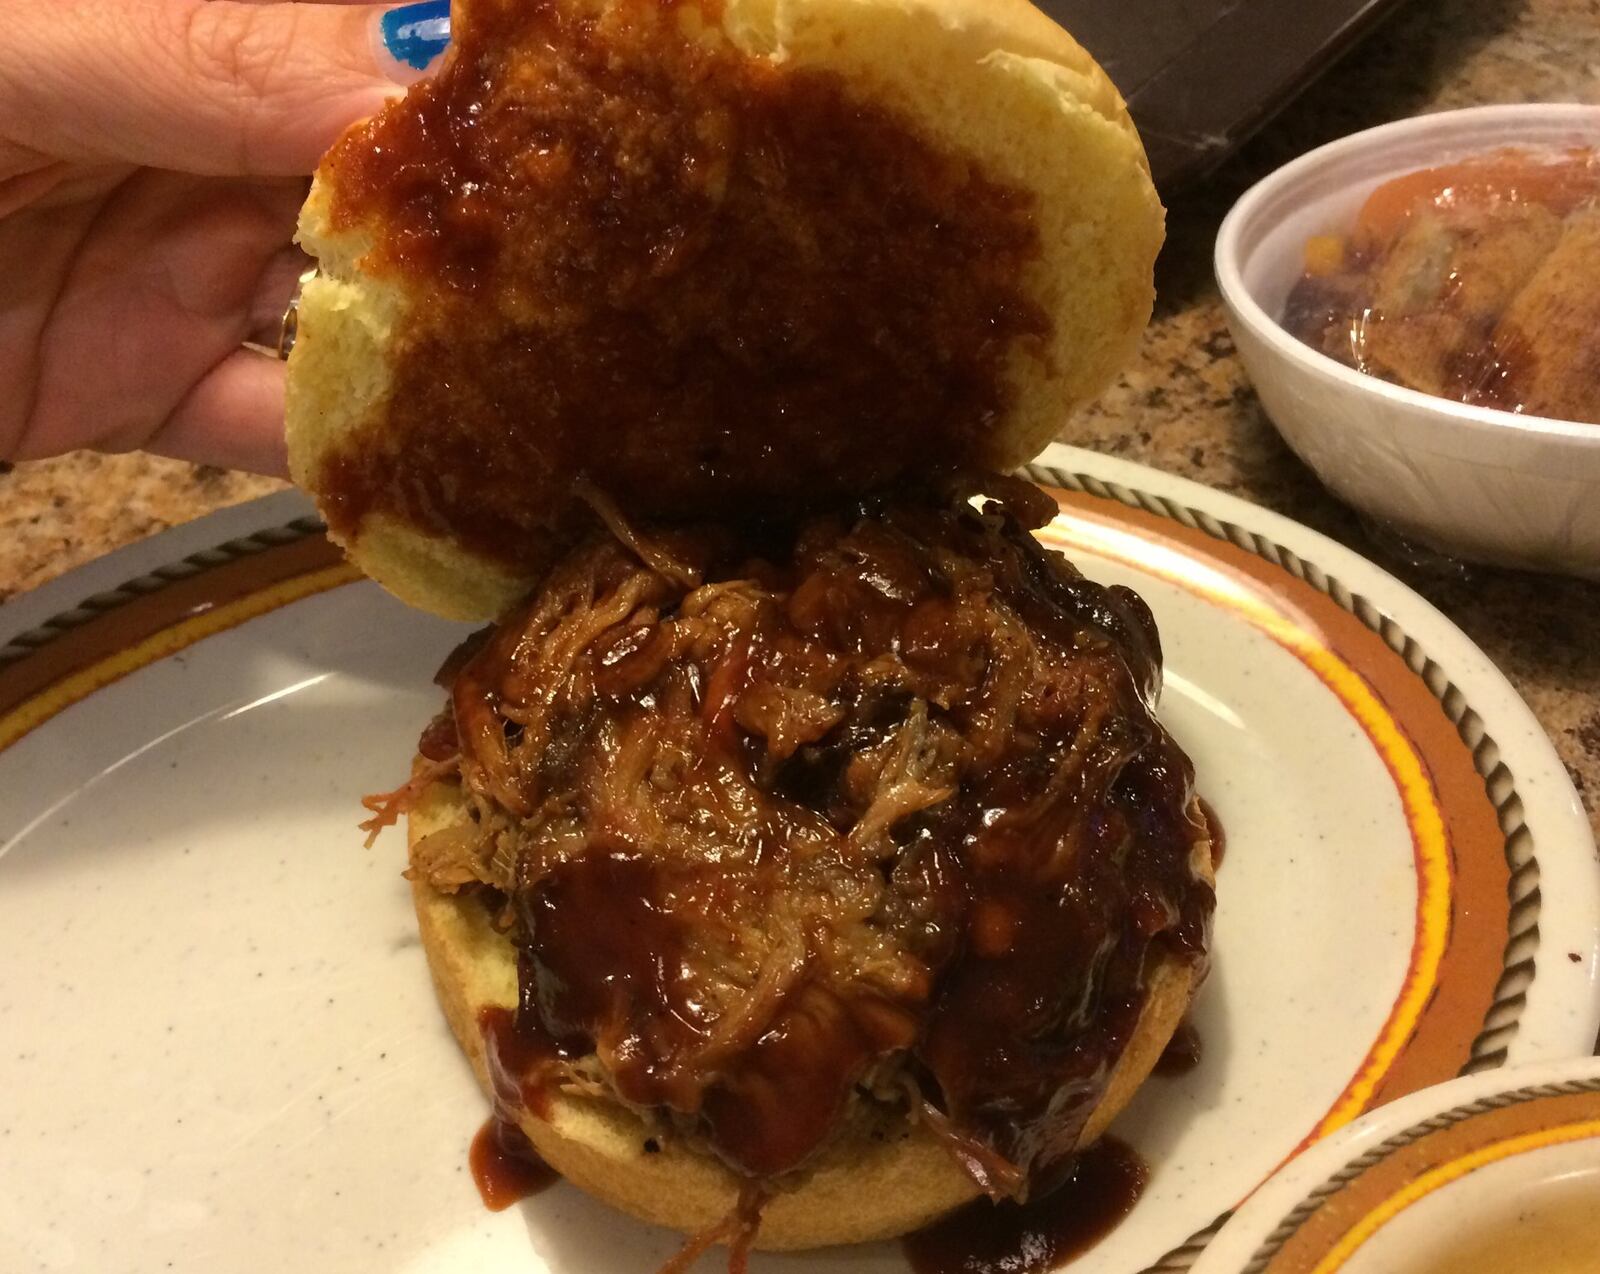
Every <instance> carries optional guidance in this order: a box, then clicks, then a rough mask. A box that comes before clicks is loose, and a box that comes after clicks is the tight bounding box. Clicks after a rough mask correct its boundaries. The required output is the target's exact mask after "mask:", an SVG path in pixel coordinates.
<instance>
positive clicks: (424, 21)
mask: <svg viewBox="0 0 1600 1274" xmlns="http://www.w3.org/2000/svg"><path fill="white" fill-rule="evenodd" d="M377 44H378V57H379V60H380V62H381V63H383V64H384V65H385V69H386V70H387V71H388V72H389V74H390V75H391V76H392V77H393V78H394V79H396V80H398V81H400V82H401V83H402V84H404V83H410V82H411V81H412V80H416V79H420V78H421V77H422V76H424V75H427V74H430V73H431V72H432V71H433V69H434V68H435V66H436V65H437V63H438V61H439V59H440V58H441V57H442V56H443V55H444V51H445V49H446V48H448V47H449V44H450V0H420V2H419V3H417V4H407V5H402V6H401V7H400V8H398V9H390V10H389V11H388V12H387V13H385V14H383V15H382V16H381V17H380V18H379V19H378V26H377Z"/></svg>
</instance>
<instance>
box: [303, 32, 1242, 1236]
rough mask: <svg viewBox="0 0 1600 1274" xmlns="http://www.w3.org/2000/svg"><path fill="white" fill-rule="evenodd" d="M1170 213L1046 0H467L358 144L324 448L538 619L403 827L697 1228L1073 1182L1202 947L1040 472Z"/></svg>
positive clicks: (526, 1020) (571, 1102) (474, 942)
mask: <svg viewBox="0 0 1600 1274" xmlns="http://www.w3.org/2000/svg"><path fill="white" fill-rule="evenodd" d="M1160 237H1161V210H1160V206H1159V203H1158V202H1157V201H1156V198H1155V194H1154V191H1153V189H1152V188H1151V185H1150V180H1149V176H1148V171H1147V168H1146V165H1145V161H1144V155H1143V151H1142V149H1141V148H1140V146H1139V143H1138V139H1137V137H1136V136H1135V134H1134V133H1133V130H1132V127H1131V125H1130V124H1129V122H1128V119H1127V115H1126V111H1125V110H1124V108H1123V104H1122V102H1121V100H1120V99H1119V98H1118V96H1117V94H1116V92H1115V90H1114V89H1112V88H1111V86H1110V84H1109V82H1108V81H1107V80H1106V79H1105V77H1104V75H1103V74H1102V73H1101V71H1100V69H1099V68H1098V67H1097V66H1095V64H1094V63H1093V62H1092V60H1090V59H1089V58H1088V56H1087V55H1086V54H1084V52H1083V51H1082V50H1081V49H1080V48H1079V47H1078V46H1077V45H1076V44H1074V43H1073V42H1072V40H1071V39H1070V38H1069V37H1067V36H1066V35H1065V33H1063V32H1062V31H1060V29H1059V28H1057V27H1056V26H1054V25H1053V24H1052V23H1050V22H1049V21H1048V20H1047V19H1045V18H1044V17H1043V16H1042V15H1040V14H1039V13H1038V12H1037V11H1035V10H1033V9H1032V8H1031V7H1029V6H1028V5H1027V4H1025V3H1023V2H1022V0H983V2H982V3H979V2H978V0H787V2H786V3H782V4H779V3H777V2H776V0H722V3H720V4H719V3H701V4H692V3H689V2H688V0H677V2H674V0H475V2H474V3H471V4H470V5H469V6H466V7H463V6H461V5H459V4H458V6H457V9H456V12H455V45H454V47H453V50H452V53H451V54H450V56H449V59H448V61H447V63H446V65H445V66H444V67H443V69H442V70H441V71H440V72H439V73H438V75H437V76H435V77H434V78H433V79H432V80H430V81H427V82H425V83H424V84H422V85H420V86H418V87H416V88H414V89H412V90H411V92H410V93H409V94H408V95H407V96H406V97H405V98H404V100H402V101H398V102H396V103H395V104H393V105H391V106H390V107H388V108H387V109H386V110H385V111H383V112H382V113H381V114H379V115H378V116H377V117H375V118H374V119H373V120H371V121H369V122H367V123H366V124H364V125H361V126H358V127H357V128H356V129H354V130H352V131H351V132H350V133H349V134H348V135H347V136H346V137H345V138H344V139H342V140H341V141H340V142H339V143H338V145H337V146H336V147H335V148H334V150H333V151H332V152H330V154H329V155H328V157H327V158H326V160H325V161H324V163H323V165H322V167H321V169H320V171H319V173H318V175H317V179H316V182H315V184H314V187H313V190H312V194H311V197H310V199H309V201H308V203H307V205H306V209H305V212H304V215H303V218H302V225H301V238H302V242H303V243H304V244H305V245H306V246H307V247H308V248H309V249H310V250H312V251H313V252H314V253H315V254H316V255H317V256H318V258H319V260H320V264H321V269H322V274H321V277H320V278H318V279H317V280H315V281H314V282H313V283H311V284H310V285H309V286H308V287H307V289H306V291H305V295H304V298H303V301H302V304H301V309H300V329H299V338H298V342H297V344H296V347H295V350H294V353H293V355H292V357H291V360H290V369H289V370H290V379H289V446H290V458H291V464H292V467H293V469H294V472H295V475H296V477H297V479H298V480H299V481H300V482H301V484H302V485H303V486H305V487H306V488H307V489H309V490H310V491H311V492H312V493H313V494H314V495H315V496H316V498H317V500H318V502H319V504H320V506H321V507H322V509H323V511H324V513H325V514H326V516H327V519H328V523H329V529H330V533H331V534H332V535H333V536H334V537H335V538H336V539H338V540H339V542H340V543H342V544H343V545H344V546H345V548H346V549H347V550H348V552H349V553H350V555H351V557H352V558H353V560H355V561H356V562H357V563H358V564H360V565H361V566H362V567H363V568H364V569H366V570H367V571H368V572H369V573H370V574H371V575H372V576H373V577H374V578H376V579H377V580H379V581H380V582H381V583H383V584H384V585H386V586H387V587H389V588H390V589H391V590H392V591H394V592H395V593H397V594H398V595H399V596H401V597H403V598H405V599H407V600H409V601H411V602H413V603H415V604H417V605H419V606H422V607H425V608H426V609H429V610H432V611H434V612H437V613H439V614H443V615H449V616H454V617H458V618H477V619H489V620H493V621H495V623H494V626H493V627H492V628H490V629H487V630H485V631H484V632H482V633H480V634H479V635H478V636H477V637H475V638H473V639H471V640H469V641H468V642H467V643H466V644H465V645H464V646H463V647H462V648H461V649H459V650H458V651H457V652H456V653H455V654H454V655H452V656H451V658H450V659H449V660H448V661H447V663H446V665H445V667H444V669H443V670H442V671H441V674H440V682H441V684H442V685H444V686H445V687H446V689H447V690H448V692H449V698H448V703H447V705H446V707H445V710H444V711H443V712H442V713H441V714H440V715H439V716H438V717H437V718H436V719H435V720H434V721H433V722H432V723H431V724H430V725H429V726H428V727H427V729H426V730H425V731H424V733H423V736H422V739H421V742H420V744H419V748H418V751H419V756H418V758H417V761H416V765H415V769H414V772H413V776H412V779H411V781H410V782H408V783H406V784H405V785H404V786H403V787H401V788H399V789H397V790H396V791H395V792H393V793H390V794H389V795H388V796H386V797H383V798H373V800H372V802H371V803H372V807H373V809H374V819H373V821H372V824H371V826H372V829H373V830H374V831H376V829H377V828H379V827H381V826H383V825H385V824H387V823H389V822H393V821H395V820H396V819H398V818H399V817H401V816H402V815H404V816H405V817H406V818H407V821H408V828H409V843H410V868H409V871H408V873H407V874H408V876H409V878H410V879H411V881H412V884H413V889H414V893H415V900H416V906H417V914H418V917H419V921H420V925H421V932H422V937H423V943H424V946H425V948H426V950H427V953H428V959H429V962H430V965H431V968H432V971H433V975H434V980H435V983H436V985H437V988H438V992H439V997H440V1000H441V1002H442V1004H443V1006H444V1009H445V1012H446V1015H447V1016H448V1018H449V1020H450V1024H451V1026H452V1028H453V1029H454V1031H455V1033H456V1035H457V1037H458V1038H459V1040H460V1042H461V1044H462V1047H463V1048H464V1050H465V1051H466V1053H467V1055H468V1056H469V1058H470V1059H471V1061H472V1064H473V1067H474V1069H475V1070H476V1072H477V1074H478V1076H479V1078H480V1080H481V1081H482V1082H483V1084H484V1086H485V1089H486V1090H487V1091H488V1092H489V1094H490V1095H491V1097H492V1098H493V1099H494V1101H495V1103H496V1105H497V1108H498V1110H499V1111H500V1113H501V1114H502V1115H503V1116H504V1117H507V1118H510V1119H514V1120H515V1121H516V1123H518V1124H519V1125H520V1127H521V1128H522V1130H523V1131H524V1132H525V1133H526V1135H527V1137H528V1139H529V1140H530V1141H531V1142H532V1144H533V1146H534V1147H535V1148H537V1150H538V1152H539V1153H540V1154H541V1155H542V1156H543V1157H544V1158H545V1159H547V1160H548V1161H549V1163H550V1164H551V1165H553V1166H554V1167H555V1168H557V1169H559V1170H560V1171H561V1172H562V1173H563V1174H564V1175H566V1176H567V1177H568V1178H569V1179H570V1180H571V1181H573V1182H574V1183H576V1184H577V1185H579V1186H580V1187H582V1188H584V1189H586V1190H588V1191H590V1192H592V1193H594V1194H596V1195H598V1196H599V1197H601V1198H603V1199H606V1200H609V1201H610V1202H612V1203H614V1204H616V1205H617V1206H619V1207H621V1208H624V1209H626V1210H627V1211H629V1212H632V1213H634V1214H635V1215H638V1216H641V1217H644V1218H646V1219H649V1220H652V1221H657V1222H660V1223H663V1224H666V1225H669V1226H674V1227H677V1228H679V1229H681V1230H684V1231H687V1232H689V1233H690V1234H691V1235H694V1236H695V1237H694V1238H693V1239H691V1241H690V1244H689V1246H688V1247H687V1248H686V1250H685V1257H684V1259H688V1257H689V1256H691V1255H692V1254H693V1253H694V1252H696V1251H698V1250H699V1249H700V1248H701V1247H703V1246H704V1245H706V1244H708V1243H710V1242H714V1241H724V1242H727V1243H729V1244H730V1246H731V1247H732V1248H734V1249H735V1250H736V1251H743V1250H746V1249H748V1247H749V1246H751V1245H752V1244H753V1245H755V1246H759V1247H779V1248H782V1247H790V1248H792V1247H809V1246H817V1245H823V1244H831V1243H839V1242H847V1241H854V1240H864V1239H870V1238H878V1237H886V1236H889V1235H894V1234H899V1233H902V1232H905V1231H907V1230H909V1229H912V1228H915V1227H917V1226H920V1225H922V1224H925V1223H926V1222H928V1221H930V1220H932V1219H934V1218H936V1217H938V1216H940V1215H941V1214H943V1213H945V1212H947V1211H949V1210H950V1209H952V1208H954V1207H955V1206H957V1205H959V1204H961V1203H963V1202H965V1201H967V1200H969V1199H972V1198H975V1197H977V1196H979V1195H982V1194H988V1195H990V1196H992V1197H994V1198H1007V1197H1009V1198H1026V1197H1027V1196H1028V1195H1029V1194H1030V1193H1035V1194H1037V1193H1039V1192H1041V1191H1043V1190H1045V1189H1047V1188H1048V1187H1049V1186H1050V1185H1051V1184H1052V1183H1053V1182H1054V1181H1055V1180H1058V1179H1059V1178H1060V1176H1061V1174H1062V1173H1064V1172H1065V1171H1066V1170H1067V1168H1068V1166H1069V1165H1070V1162H1071V1158H1072V1155H1073V1153H1074V1151H1075V1150H1076V1149H1078V1148H1080V1147H1082V1146H1084V1145H1086V1144H1088V1143H1089V1142H1091V1141H1093V1140H1094V1139H1095V1138H1096V1137H1097V1136H1098V1135H1099V1134H1100V1132H1101V1131H1102V1130H1103V1129H1104V1127H1105V1126H1106V1124H1107V1122H1108V1121H1109V1120H1110V1118H1111V1117H1112V1116H1113V1115H1114V1114H1115V1113H1116V1112H1117V1110H1119V1109H1120V1108H1121V1107H1122V1106H1123V1105H1124V1104H1125V1103H1126V1101H1127V1100H1128V1098H1129V1096H1130V1095H1131V1094H1132V1092H1133V1091H1134V1090H1135V1089H1136V1088H1137V1087H1138V1085H1139V1084H1140V1083H1141V1082H1142V1081H1143V1079H1144V1077H1145V1076H1146V1074H1147V1073H1148V1072H1149V1070H1150V1068H1151V1066H1152V1065H1153V1063H1154V1061H1155V1059H1156V1057H1157V1056H1158V1055H1159V1053H1160V1052H1161V1049H1162V1047H1163V1045H1164V1044H1165V1042H1166V1041H1167V1039H1168V1037H1169V1036H1170V1035H1171V1034H1172V1032H1173V1030H1174V1028H1175V1027H1176V1025H1177V1023H1178V1021H1179V1019H1180V1018H1181V1016H1182V1014H1183V1012H1184V1011H1185V1009H1186V1007H1187V1005H1188V1003H1189V1000H1190V998H1191V997H1192V995H1193V993H1194V990H1195V988H1196V986H1197V985H1198V983H1199V980H1200V978H1201V977H1202V976H1203V973H1204V967H1205V949H1206V941H1207V934H1208V928H1209V922H1210V915H1211V910H1212V903H1213V894H1212V888H1211V865H1210V858H1209V852H1208V846H1207V843H1206V833H1205V831H1204V828H1203V824H1202V822H1201V820H1200V819H1199V817H1198V816H1197V814H1196V813H1195V805H1194V800H1193V793H1192V771H1191V767H1190V765H1189V762H1188V761H1187V759H1186V758H1185V757H1184V755H1183V754H1182V752H1181V751H1180V750H1179V748H1178V747H1177V746H1176V744H1174V742H1173V741H1172V739H1171V738H1170V736H1169V735H1168V734H1167V733H1166V732H1165V731H1164V730H1163V729H1162V727H1161V725H1160V724H1159V723H1158V721H1157V720H1156V718H1155V716H1154V714H1153V708H1154V703H1155V699H1156V696H1157V693H1158V689H1159V682H1160V651H1159V643H1158V639H1157V636H1156V632H1155V627H1154V624H1153V622H1152V619H1151V616H1150V613H1149V611H1148V610H1147V609H1146V608H1145V606H1144V604H1143V603H1142V602H1141V601H1140V600H1139V598H1138V597H1137V596H1135V595H1134V594H1133V593H1131V592H1130V591H1128V590H1127V589H1123V588H1114V587H1113V588H1108V587H1103V586H1101V585H1098V584H1095V583H1093V582H1091V581H1089V580H1087V579H1085V578H1084V577H1083V576H1082V575H1080V574H1079V573H1078V572H1077V571H1076V570H1075V569H1074V568H1073V567H1072V566H1071V565H1070V564H1068V563H1067V561H1066V560H1065V559H1064V558H1062V557H1061V556H1060V555H1059V554H1057V553H1053V552H1049V551H1046V550H1045V549H1043V548H1042V547H1041V546H1040V545H1039V544H1038V543H1037V542H1036V541H1035V540H1034V539H1033V537H1032V536H1031V535H1030V534H1029V531H1030V530H1031V529H1034V528H1037V527H1038V526H1040V525H1042V524H1043V523H1044V522H1045V521H1046V520H1048V518H1049V517H1050V515H1051V513H1052V512H1053V510H1054V507H1055V506H1054V503H1053V501H1051V500H1050V499H1049V498H1048V497H1047V496H1046V495H1044V494H1043V493H1042V492H1040V491H1038V490H1037V489H1036V488H1034V487H1032V486H1030V485H1028V484H1026V483H1023V482H1020V481H1019V480H1016V479H1012V478H1004V477H1000V476H998V474H999V473H1001V472H1004V471H1006V470H1009V469H1011V468H1013V467H1014V466H1015V465H1017V464H1019V463H1020V462H1022V461H1023V460H1025V459H1027V458H1028V457H1029V456H1030V455H1031V454H1033V452H1034V451H1036V450H1037V448H1038V447H1039V446H1040V445H1041V444H1042V443H1043V442H1044V441H1046V440H1047V439H1048V438H1050V437H1051V436H1053V435H1054V433H1055V432H1056V431H1057V429H1058V427H1059V425H1060V422H1061V419H1062V417H1063V415H1064V413H1065V412H1066V411H1067V410H1069V409H1070V408H1071V407H1073V406H1074V405H1076V404H1078V403H1080V402H1082V401H1084V400H1085V399H1087V398H1088V397H1090V396H1092V395H1093V394H1094V393H1095V392H1097V391H1098V390H1099V389H1100V388H1101V387H1102V386H1103V385H1104V383H1105V381H1106V380H1107V379H1108V378H1109V376H1110V375H1111V374H1112V373H1113V371H1114V370H1115V368H1116V366H1117V364H1118V363H1119V362H1120V361H1121V360H1122V359H1123V358H1124V357H1125V356H1126V354H1127V352H1128V351H1129V349H1130V347H1131V345H1132V343H1133V342H1134V341H1135V340H1136V339H1137V335H1138V332H1139V330H1140V329H1141V328H1142V326H1143V324H1144V322H1145V321H1146V319H1147V318H1148V314H1149V309H1150V303H1151V269H1152V265H1153V261H1154V256H1155V252H1156V249H1157V247H1158V245H1159V242H1160Z"/></svg>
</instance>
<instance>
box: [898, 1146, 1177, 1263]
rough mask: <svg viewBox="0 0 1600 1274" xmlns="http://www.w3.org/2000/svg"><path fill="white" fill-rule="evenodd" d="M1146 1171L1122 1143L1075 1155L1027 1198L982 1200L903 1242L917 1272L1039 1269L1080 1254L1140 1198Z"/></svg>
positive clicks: (1104, 1234)
mask: <svg viewBox="0 0 1600 1274" xmlns="http://www.w3.org/2000/svg"><path fill="white" fill-rule="evenodd" d="M1148 1180H1149V1172H1148V1170H1147V1169H1146V1168H1145V1165H1144V1163H1143V1161H1142V1160H1141V1159H1140V1158H1139V1156H1138V1155H1137V1154H1136V1153H1135V1152H1134V1151H1132V1150H1130V1149H1129V1148H1128V1147H1127V1146H1125V1145H1124V1144H1123V1143H1122V1142H1120V1141H1117V1140H1116V1139H1115V1138H1112V1137H1103V1138H1101V1139H1100V1140H1099V1141H1098V1142H1096V1143H1095V1144H1094V1145H1092V1146H1090V1147H1089V1148H1088V1149H1086V1150H1084V1151H1082V1152H1081V1153H1079V1154H1078V1155H1077V1156H1076V1157H1075V1159H1074V1161H1073V1165H1072V1168H1071V1171H1070V1174H1069V1175H1068V1176H1067V1178H1066V1180H1065V1181H1063V1182H1062V1183H1061V1185H1060V1186H1058V1187H1057V1188H1056V1189H1055V1190H1053V1191H1051V1192H1050V1193H1049V1194H1047V1195H1045V1196H1044V1197H1043V1198H1040V1199H1035V1200H1031V1201H1029V1202H1028V1203H1023V1204H1017V1203H990V1202H989V1201H988V1200H987V1199H979V1200H978V1201H977V1202H975V1203H969V1204H968V1205H967V1206H966V1207H964V1208H962V1209H961V1210H960V1211H958V1212H956V1213H954V1214H953V1215H951V1216H949V1217H946V1218H945V1219H944V1220H943V1221H938V1222H935V1223H934V1224H933V1225H931V1226H929V1227H928V1228H927V1229H925V1230H919V1231H917V1233H915V1234H911V1235H907V1236H906V1237H905V1238H904V1239H902V1240H901V1246H902V1247H903V1248H904V1250H905V1254H906V1259H907V1260H908V1261H909V1262H910V1265H911V1268H912V1269H913V1270H914V1271H916V1274H1036V1272H1037V1271H1044V1270H1053V1269H1055V1268H1057V1267H1058V1266H1059V1265H1061V1264H1063V1263H1064V1262H1066V1261H1069V1260H1071V1259H1072V1258H1073V1257H1075V1256H1081V1255H1082V1254H1083V1253H1084V1252H1087V1251H1088V1250H1089V1249H1090V1248H1092V1247H1093V1246H1094V1245H1095V1244H1096V1243H1098V1242H1099V1241H1100V1240H1101V1239H1103V1238H1105V1236H1106V1235H1107V1234H1109V1233H1110V1232H1111V1231H1112V1230H1113V1229H1114V1228H1116V1226H1117V1223H1118V1222H1120V1221H1121V1220H1122V1219H1123V1218H1124V1217H1125V1216H1127V1215H1128V1213H1129V1212H1131V1211H1132V1210H1133V1206H1134V1204H1136V1203H1137V1202H1138V1201H1139V1196H1140V1195H1141V1194H1143V1193H1144V1187H1145V1183H1146V1182H1147V1181H1148Z"/></svg>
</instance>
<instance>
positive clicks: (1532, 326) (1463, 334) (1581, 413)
mask: <svg viewBox="0 0 1600 1274" xmlns="http://www.w3.org/2000/svg"><path fill="white" fill-rule="evenodd" d="M1283 323H1284V326H1285V327H1286V328H1287V329H1288V330H1289V331H1290V332H1291V333H1293V334H1294V335H1295V336H1297V337H1299V338H1300V339H1301V340H1303V341H1305V342H1306V343H1307V344H1308V345H1311V346H1312V347H1313V348H1315V349H1318V350H1320V351H1321V352H1323V353H1324V354H1327V355H1328V356H1330V357H1332V358H1335V359H1337V360H1338V361H1339V362H1341V363H1344V364H1345V365H1346V366H1349V367H1354V368H1356V369H1357V370H1358V371H1362V372H1366V373H1368V374H1370V375H1374V376H1378V377H1381V378H1382V379H1384V380H1388V381H1391V382H1393V383H1395V384H1399V385H1405V386H1407V387H1409V388H1411V389H1417V390H1421V391H1422V392H1424V393H1430V394H1436V395H1438V396H1440V397H1444V398H1453V399H1455V400H1457V401H1459V402H1466V403H1474V404H1477V405H1480V406H1485V407H1495V408H1500V409H1502V410H1506V411H1514V412H1525V413H1527V414H1530V415H1537V416H1552V417H1556V418H1558V419H1565V420H1580V421H1588V422H1592V423H1600V154H1597V153H1596V151H1594V150H1593V149H1590V148H1588V147H1575V148H1572V149H1569V150H1565V151H1530V150H1516V149H1507V150H1499V151H1493V152H1490V153H1487V154H1483V155H1478V156H1474V157H1472V158H1469V159H1464V160H1461V161H1458V162H1456V163H1453V164H1448V165H1444V166H1441V167H1438V168H1426V169H1421V170H1419V171H1417V172H1411V173H1406V174H1405V175H1403V176H1400V177H1396V178H1394V179H1392V180H1391V181H1388V182H1386V183H1385V184H1383V185H1382V186H1379V187H1378V188H1377V189H1376V190H1374V191H1373V192H1372V194H1371V195H1370V196H1369V197H1368V199H1367V201H1366V203H1365V204H1364V205H1363V206H1362V208H1361V211H1360V213H1359V214H1358V216H1357V217H1356V221H1355V224H1354V225H1353V226H1352V227H1351V228H1350V230H1349V232H1348V233H1346V234H1342V235H1319V236H1316V237H1314V238H1312V239H1311V240H1309V241H1308V242H1307V244H1306V249H1305V263H1304V273H1303V275H1302V277H1301V279H1300V281H1299V283H1298V284H1296V286H1295V288H1294V291H1293V292H1292V293H1291V294H1290V296H1289V300H1288V303H1287V305H1286V307H1285V311H1284V314H1283Z"/></svg>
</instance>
